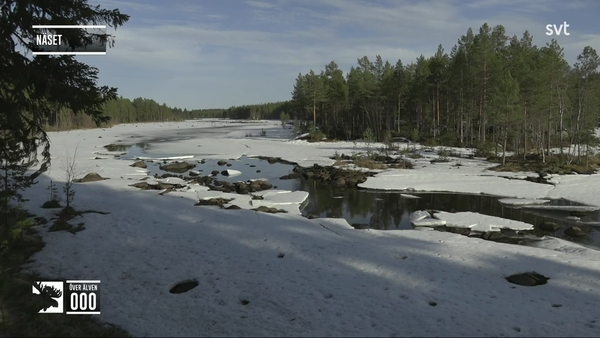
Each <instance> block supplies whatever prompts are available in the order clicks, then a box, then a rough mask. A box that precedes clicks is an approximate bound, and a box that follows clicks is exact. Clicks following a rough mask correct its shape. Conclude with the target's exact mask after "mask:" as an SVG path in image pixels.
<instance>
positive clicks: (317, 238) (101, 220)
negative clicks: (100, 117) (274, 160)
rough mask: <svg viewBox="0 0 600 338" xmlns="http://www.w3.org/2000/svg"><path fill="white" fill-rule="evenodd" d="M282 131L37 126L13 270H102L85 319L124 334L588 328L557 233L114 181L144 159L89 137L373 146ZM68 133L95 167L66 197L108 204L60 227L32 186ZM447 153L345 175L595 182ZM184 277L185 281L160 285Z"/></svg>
mask: <svg viewBox="0 0 600 338" xmlns="http://www.w3.org/2000/svg"><path fill="white" fill-rule="evenodd" d="M262 130H265V131H266V135H265V136H263V137H261V136H260V133H261V131H262ZM287 132H289V131H287V130H284V129H283V128H281V126H280V125H279V124H277V123H273V122H265V123H253V124H249V123H235V122H230V121H211V122H202V121H188V122H181V123H163V124H158V123H157V124H144V125H143V126H142V125H138V126H136V125H117V126H115V127H112V128H109V129H104V130H102V129H98V130H85V131H70V132H59V133H51V134H50V137H51V140H52V146H53V148H52V151H53V165H52V168H51V170H50V171H48V172H47V173H45V174H44V175H42V176H41V177H40V180H39V182H38V184H37V185H36V186H34V187H33V188H31V189H30V190H28V191H27V192H26V197H27V198H29V202H27V203H26V205H25V207H26V208H27V209H29V211H30V212H32V213H34V214H36V215H38V216H42V217H45V218H46V219H48V220H49V221H50V222H49V223H48V224H46V225H39V226H38V227H37V228H38V229H39V230H40V233H41V234H42V236H43V239H44V241H45V242H46V247H44V249H42V251H40V252H39V253H38V254H36V255H34V257H33V261H32V262H31V263H30V264H29V265H28V268H29V271H31V272H36V273H39V274H42V275H45V276H56V277H55V278H68V279H100V280H102V285H103V289H102V315H100V316H99V317H98V318H100V319H101V320H104V321H107V322H110V323H114V324H117V325H120V326H122V327H123V328H125V329H127V330H128V331H129V332H130V333H131V334H133V335H134V336H141V335H148V336H165V335H178V336H190V335H203V336H204V335H206V336H221V335H268V336H275V335H276V336H290V335H296V336H297V335H305V336H313V335H334V336H348V335H363V336H383V335H386V336H406V335H409V336H423V335H428V336H429V335H436V336H456V335H478V336H481V335H483V336H498V335H504V336H521V335H528V336H547V335H557V334H558V335H578V336H597V334H598V330H599V328H598V324H597V323H596V322H595V320H596V319H595V318H593V315H592V314H593V313H595V306H596V303H597V301H599V300H600V292H599V291H598V290H600V288H599V286H600V282H599V281H598V279H597V275H598V274H599V273H600V255H599V253H598V252H597V251H594V250H589V249H585V248H583V247H581V246H578V245H575V244H571V243H568V242H565V241H561V240H556V242H555V245H554V246H553V247H552V249H553V250H550V249H541V248H530V247H521V246H513V245H506V244H500V243H495V242H489V241H484V240H479V239H473V238H467V237H464V236H461V235H457V234H452V233H442V232H435V231H427V232H424V231H412V230H402V231H376V230H356V229H353V228H352V227H351V226H350V225H349V224H348V223H347V222H345V221H344V220H343V219H322V218H316V219H306V218H304V217H302V216H301V215H299V214H293V213H277V214H268V213H261V212H256V211H253V210H226V209H220V208H217V207H214V208H211V207H206V206H195V205H194V204H195V203H197V202H198V199H199V198H202V199H204V198H213V197H218V196H222V194H223V193H222V192H218V191H210V192H209V191H208V190H206V189H203V188H200V187H196V188H195V189H194V191H189V192H172V193H168V194H165V195H163V196H158V195H157V191H152V190H145V191H144V190H140V189H138V188H134V187H130V185H131V184H133V183H136V182H140V180H141V179H143V178H144V177H145V176H146V171H144V169H142V168H136V167H130V166H129V165H130V164H131V163H132V162H130V161H124V160H120V159H117V158H114V157H113V156H112V155H113V153H112V152H107V150H106V149H105V148H104V147H103V146H104V145H107V144H110V143H137V142H145V141H150V140H160V139H161V138H165V137H167V136H168V137H170V138H176V139H175V140H174V141H173V142H162V143H161V142H155V143H151V147H150V148H149V149H146V152H147V153H148V154H151V155H152V156H155V157H161V156H166V155H169V156H185V155H193V156H194V157H195V158H198V159H201V158H205V159H231V158H239V157H240V156H266V157H279V158H282V159H284V160H287V161H290V162H295V163H298V164H299V165H300V166H304V167H310V166H313V165H314V164H315V163H316V164H318V165H321V166H328V165H332V164H333V163H335V159H333V158H332V156H333V154H334V153H335V152H336V151H337V152H338V153H344V154H351V153H352V152H360V151H365V150H366V148H367V147H368V146H371V147H373V145H367V144H361V143H356V144H355V143H352V142H339V143H332V142H324V143H308V142H305V141H289V140H287V134H286V133H287ZM247 135H250V136H247ZM75 146H77V154H76V155H75V156H76V163H77V168H78V171H79V172H81V173H82V175H80V176H83V174H85V173H89V172H96V173H98V174H99V175H100V176H102V177H104V178H108V179H107V180H102V181H97V182H89V183H81V184H76V185H75V189H76V196H75V201H74V207H75V208H76V209H78V210H95V211H100V212H103V213H109V214H100V213H87V214H83V215H80V216H77V217H76V218H75V219H74V220H73V222H74V223H78V222H81V223H84V225H83V227H85V229H84V230H83V231H79V232H77V233H76V234H73V233H70V232H65V231H59V232H47V231H46V230H48V228H49V227H50V226H51V223H52V222H51V221H52V218H53V217H55V216H54V214H55V211H51V210H47V209H42V208H40V206H41V205H42V204H43V203H44V202H45V201H46V200H47V199H48V192H47V191H46V190H45V188H46V187H47V186H48V183H49V181H50V180H52V181H54V182H57V183H58V184H61V182H64V170H61V167H64V166H65V165H66V163H67V162H68V161H67V157H68V156H67V155H66V150H67V149H68V151H69V153H70V156H74V148H75ZM425 155H426V156H425V157H427V154H425ZM431 156H435V155H434V154H431ZM457 161H458V160H457ZM459 161H460V162H461V166H458V169H457V166H455V165H454V166H453V164H455V163H447V162H446V163H435V164H432V163H431V162H430V161H429V162H427V158H425V159H423V161H422V163H421V162H419V161H415V163H416V166H415V169H390V170H388V171H385V172H381V173H379V174H377V175H375V177H370V178H368V179H367V180H366V182H364V183H362V184H361V185H360V186H361V187H370V188H373V187H374V188H377V187H379V188H398V187H402V186H404V187H405V188H406V187H407V188H413V189H415V190H420V189H424V188H431V189H436V190H439V189H440V187H441V189H448V190H447V191H451V190H450V189H455V190H459V191H458V192H464V190H468V191H466V192H486V191H491V190H493V189H496V190H494V191H492V192H495V191H497V189H503V190H502V191H504V192H506V193H507V195H506V196H507V197H528V198H531V197H534V196H535V198H542V197H547V196H549V195H551V194H554V195H555V196H562V197H564V196H563V195H564V194H571V195H572V196H574V197H575V198H573V200H578V198H584V197H581V196H580V194H579V193H578V191H575V190H573V189H575V188H577V189H580V190H583V191H586V192H587V191H588V190H590V189H592V188H593V185H594V184H597V181H596V178H595V177H596V176H585V177H584V176H581V177H579V176H573V177H567V176H565V177H563V176H559V177H555V178H556V179H557V181H558V184H556V185H554V186H553V185H548V184H540V183H533V182H529V181H526V180H522V179H519V178H518V177H517V179H511V180H509V179H507V178H503V176H504V177H505V176H506V175H515V176H517V175H521V176H523V175H525V176H526V175H527V173H495V172H489V171H486V170H485V169H486V168H487V166H488V165H489V166H492V165H493V164H488V163H485V162H483V161H480V160H477V159H468V158H465V159H462V158H461V159H459ZM427 163H429V164H427ZM386 178H387V179H386ZM586 178H587V180H586ZM590 178H591V179H590ZM147 180H149V179H146V181H147ZM461 180H462V182H463V183H462V185H461V184H460V182H461ZM509 182H510V183H509ZM444 184H445V185H446V186H444ZM450 185H452V186H450ZM561 185H563V187H562V188H561ZM507 187H508V188H507ZM460 189H463V191H461V190H460ZM559 189H562V190H559ZM557 191H558V192H557ZM586 194H587V193H584V195H585V196H587V195H586ZM275 195H276V193H275ZM288 196H289V195H288ZM247 202H248V201H247ZM267 202H271V203H274V204H277V203H279V204H282V203H285V205H288V207H287V208H290V204H294V203H296V204H300V203H301V201H300V198H298V199H291V198H288V199H287V200H285V201H283V200H281V199H280V200H278V199H277V198H276V197H273V199H272V200H271V201H267ZM584 203H587V204H595V203H598V204H596V205H600V201H593V200H592V201H585V202H584ZM240 204H242V203H240ZM246 209H251V208H246ZM532 270H535V271H536V272H538V273H540V274H542V275H544V276H547V277H549V278H550V280H549V281H548V283H547V284H545V285H540V286H536V287H521V286H516V285H514V284H511V283H508V282H507V281H506V280H505V279H504V277H507V276H509V275H512V274H515V273H521V272H526V271H532ZM187 279H195V280H196V281H197V282H198V287H196V288H194V289H191V290H190V291H188V292H185V293H181V294H171V293H169V290H170V289H171V288H172V287H173V286H174V285H175V284H176V283H178V282H180V281H184V280H187ZM481 290H485V292H483V293H482V292H481ZM465 318H468V319H469V320H468V325H467V324H465ZM490 318H492V319H490ZM403 319H405V320H403Z"/></svg>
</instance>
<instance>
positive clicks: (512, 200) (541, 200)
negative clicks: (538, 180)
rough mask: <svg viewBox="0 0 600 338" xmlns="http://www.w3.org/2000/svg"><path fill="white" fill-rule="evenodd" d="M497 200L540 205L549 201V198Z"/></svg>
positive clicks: (507, 202)
mask: <svg viewBox="0 0 600 338" xmlns="http://www.w3.org/2000/svg"><path fill="white" fill-rule="evenodd" d="M498 202H500V203H502V204H507V205H519V206H521V205H532V204H533V205H540V204H546V203H550V200H544V199H535V198H502V199H499V200H498Z"/></svg>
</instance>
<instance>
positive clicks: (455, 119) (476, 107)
mask: <svg viewBox="0 0 600 338" xmlns="http://www.w3.org/2000/svg"><path fill="white" fill-rule="evenodd" d="M599 66H600V58H599V57H598V54H597V52H596V50H594V49H593V48H591V47H585V48H584V49H583V51H582V52H581V54H580V55H579V56H578V58H577V62H576V63H575V64H574V65H572V66H571V65H569V64H568V62H567V61H566V60H565V57H564V53H563V48H561V46H560V45H559V44H558V43H557V41H555V40H553V41H552V42H551V43H547V44H546V45H545V46H543V47H538V46H535V45H534V44H533V38H532V36H531V35H530V34H529V33H528V32H525V33H524V34H523V36H522V37H521V38H518V37H517V36H513V37H509V36H507V35H506V31H505V28H504V27H503V26H500V25H499V26H495V27H493V28H491V27H490V26H489V25H487V24H484V25H483V26H481V28H480V29H479V32H478V33H474V32H473V30H472V29H469V30H468V31H467V33H466V34H465V35H463V36H461V37H460V39H459V40H458V43H457V44H456V45H455V46H453V47H452V49H451V50H450V53H446V52H445V50H444V48H443V47H442V46H441V45H440V46H439V47H438V50H437V52H436V53H435V54H434V55H433V56H430V57H425V56H420V57H419V58H418V59H417V60H416V61H414V62H410V63H408V64H404V63H403V62H402V61H401V60H398V61H397V62H396V63H395V64H391V63H390V62H388V61H384V60H382V58H381V57H380V56H377V57H376V58H375V60H374V61H372V60H370V59H369V58H368V57H366V56H364V57H362V58H360V59H358V65H357V66H353V67H351V68H350V71H349V72H348V73H347V74H344V72H343V71H342V70H341V69H339V68H338V65H337V64H336V63H335V62H334V61H331V62H330V63H329V64H328V65H326V66H325V69H324V70H322V71H321V72H320V73H316V72H315V71H314V70H310V71H309V72H308V73H306V74H302V73H300V74H299V75H298V77H297V79H296V83H295V85H294V90H293V92H292V103H291V105H292V108H291V110H289V111H290V113H291V117H292V118H296V119H299V120H309V121H313V123H314V124H316V126H317V127H318V129H319V130H320V131H321V132H323V133H325V134H326V135H327V136H328V137H330V138H338V139H356V138H362V137H364V136H365V135H371V137H372V138H373V139H376V140H378V141H384V140H386V139H389V138H391V137H393V136H397V135H401V136H405V137H408V138H410V139H412V140H413V141H425V140H427V141H428V142H433V143H437V144H444V145H456V146H482V145H485V144H487V145H490V144H492V145H494V146H495V147H501V148H502V149H510V150H514V151H515V152H516V153H517V154H527V153H530V152H535V153H537V154H540V155H542V156H546V155H548V154H549V153H550V148H551V147H555V146H558V145H559V144H562V145H567V144H585V145H591V144H593V143H594V142H595V137H594V136H593V130H594V128H595V127H596V126H597V125H598V117H599V111H600V95H598V94H599V92H600V75H599V73H598V67H599ZM561 149H562V148H561ZM587 149H588V148H587V147H578V149H577V151H576V152H574V153H572V154H569V156H567V157H568V161H572V160H573V158H574V157H575V156H576V157H577V158H578V159H579V158H580V157H581V156H582V152H583V153H585V152H586V151H587ZM561 155H563V154H562V151H561ZM565 155H567V154H565ZM544 160H545V158H544Z"/></svg>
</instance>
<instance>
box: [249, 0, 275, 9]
mask: <svg viewBox="0 0 600 338" xmlns="http://www.w3.org/2000/svg"><path fill="white" fill-rule="evenodd" d="M246 4H247V5H248V6H250V7H256V8H263V9H269V8H274V7H275V5H273V4H271V3H268V2H263V1H255V0H247V1H246Z"/></svg>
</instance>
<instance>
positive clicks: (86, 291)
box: [65, 280, 100, 315]
mask: <svg viewBox="0 0 600 338" xmlns="http://www.w3.org/2000/svg"><path fill="white" fill-rule="evenodd" d="M65 312H66V314H68V315H99V314H100V281H99V280H68V281H66V283H65Z"/></svg>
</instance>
